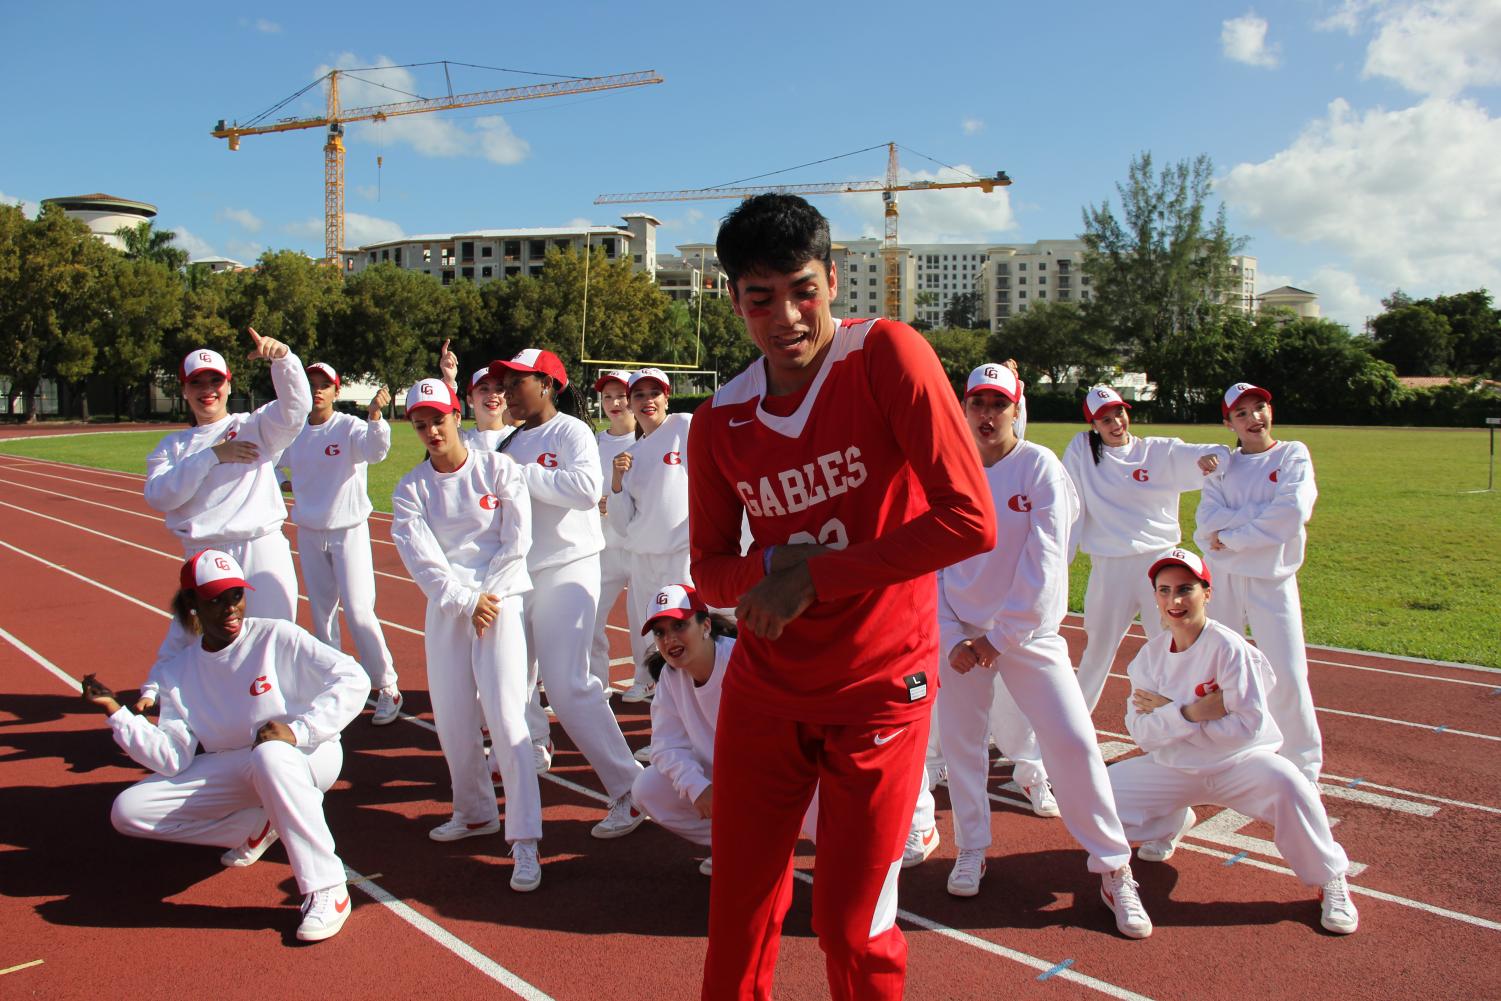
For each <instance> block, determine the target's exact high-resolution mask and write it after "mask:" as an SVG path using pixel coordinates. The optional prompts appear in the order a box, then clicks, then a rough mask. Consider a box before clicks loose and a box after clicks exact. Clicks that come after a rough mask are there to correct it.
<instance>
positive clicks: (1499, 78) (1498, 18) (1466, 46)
mask: <svg viewBox="0 0 1501 1001" xmlns="http://www.w3.org/2000/svg"><path fill="white" fill-rule="evenodd" d="M1376 20H1377V23H1378V24H1379V25H1380V30H1379V31H1378V32H1377V33H1376V37H1375V38H1373V39H1372V40H1371V44H1370V45H1369V46H1368V47H1367V49H1366V62H1365V69H1364V75H1365V76H1367V77H1373V76H1377V77H1388V78H1390V79H1392V80H1395V81H1396V82H1397V83H1399V84H1401V85H1402V86H1403V87H1406V88H1407V89H1408V90H1410V91H1413V92H1414V93H1418V94H1429V95H1434V96H1439V97H1451V96H1453V95H1455V94H1458V93H1459V92H1460V91H1462V90H1464V89H1465V88H1467V87H1483V86H1490V85H1495V84H1498V83H1501V4H1498V3H1497V2H1496V0H1426V2H1421V3H1399V4H1393V5H1391V6H1389V7H1386V8H1383V9H1382V11H1381V12H1380V13H1379V14H1378V15H1377V18H1376Z"/></svg>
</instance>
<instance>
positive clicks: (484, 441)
mask: <svg viewBox="0 0 1501 1001" xmlns="http://www.w3.org/2000/svg"><path fill="white" fill-rule="evenodd" d="M515 431H516V429H515V428H513V427H511V425H509V424H507V425H506V426H504V427H498V428H491V429H490V430H489V431H481V430H480V429H479V428H465V429H464V430H463V431H461V432H459V437H460V438H461V439H462V440H463V442H464V445H465V447H466V448H477V449H479V450H480V451H481V452H493V451H495V450H496V449H497V448H499V447H500V443H501V442H503V441H505V440H506V439H507V438H509V437H511V435H512V434H514V433H515Z"/></svg>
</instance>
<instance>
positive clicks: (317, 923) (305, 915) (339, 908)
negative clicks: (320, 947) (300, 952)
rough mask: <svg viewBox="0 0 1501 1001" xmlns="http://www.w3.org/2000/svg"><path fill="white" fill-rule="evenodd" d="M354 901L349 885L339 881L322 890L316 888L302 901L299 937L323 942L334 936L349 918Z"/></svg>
mask: <svg viewBox="0 0 1501 1001" xmlns="http://www.w3.org/2000/svg"><path fill="white" fill-rule="evenodd" d="M353 910H354V902H353V901H352V900H350V899H349V887H348V886H347V885H345V884H344V883H339V884H337V885H334V886H330V887H328V888H326V889H322V890H314V891H313V892H312V893H309V894H308V895H307V897H306V898H304V899H303V901H302V924H300V925H298V926H297V937H298V939H300V940H301V941H303V942H322V941H323V940H324V939H326V938H333V937H334V936H335V935H337V934H339V929H340V928H343V927H344V922H346V921H348V920H349V914H350V912H351V911H353Z"/></svg>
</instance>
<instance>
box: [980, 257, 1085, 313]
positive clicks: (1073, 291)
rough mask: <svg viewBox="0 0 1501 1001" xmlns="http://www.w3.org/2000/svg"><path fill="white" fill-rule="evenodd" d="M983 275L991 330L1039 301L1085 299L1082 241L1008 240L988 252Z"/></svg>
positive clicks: (1080, 301)
mask: <svg viewBox="0 0 1501 1001" xmlns="http://www.w3.org/2000/svg"><path fill="white" fill-rule="evenodd" d="M987 258H988V259H987V260H986V270H985V274H984V279H985V285H986V288H987V292H986V297H987V302H988V305H989V313H988V315H989V319H990V328H991V330H993V331H994V330H997V329H999V328H1000V326H1001V325H1002V324H1004V323H1005V322H1006V321H1007V320H1009V319H1011V318H1012V317H1013V316H1017V315H1018V314H1020V313H1024V312H1026V310H1027V307H1028V306H1030V305H1033V304H1035V303H1039V302H1075V303H1083V302H1088V301H1089V297H1090V294H1091V293H1090V288H1089V276H1088V275H1086V274H1085V273H1084V241H1083V240H1038V241H1037V242H1036V243H1008V244H1001V245H998V246H991V247H990V248H989V249H988V251H987Z"/></svg>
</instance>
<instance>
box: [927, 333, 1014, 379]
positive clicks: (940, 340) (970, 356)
mask: <svg viewBox="0 0 1501 1001" xmlns="http://www.w3.org/2000/svg"><path fill="white" fill-rule="evenodd" d="M923 337H925V338H926V339H927V341H928V343H929V344H931V345H932V346H933V352H934V353H935V354H937V355H938V362H939V364H941V365H942V366H943V374H944V375H947V376H948V377H949V382H950V383H951V384H952V385H953V387H954V391H955V392H956V393H962V392H964V384H965V381H966V380H968V378H969V374H970V373H971V372H973V371H974V370H975V369H976V368H978V367H979V366H981V365H983V364H985V363H986V362H987V361H995V360H997V359H993V358H988V357H986V347H987V343H986V342H987V341H988V340H989V339H990V331H988V330H964V329H960V328H957V327H946V328H944V329H942V330H929V331H925V332H924V333H923Z"/></svg>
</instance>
